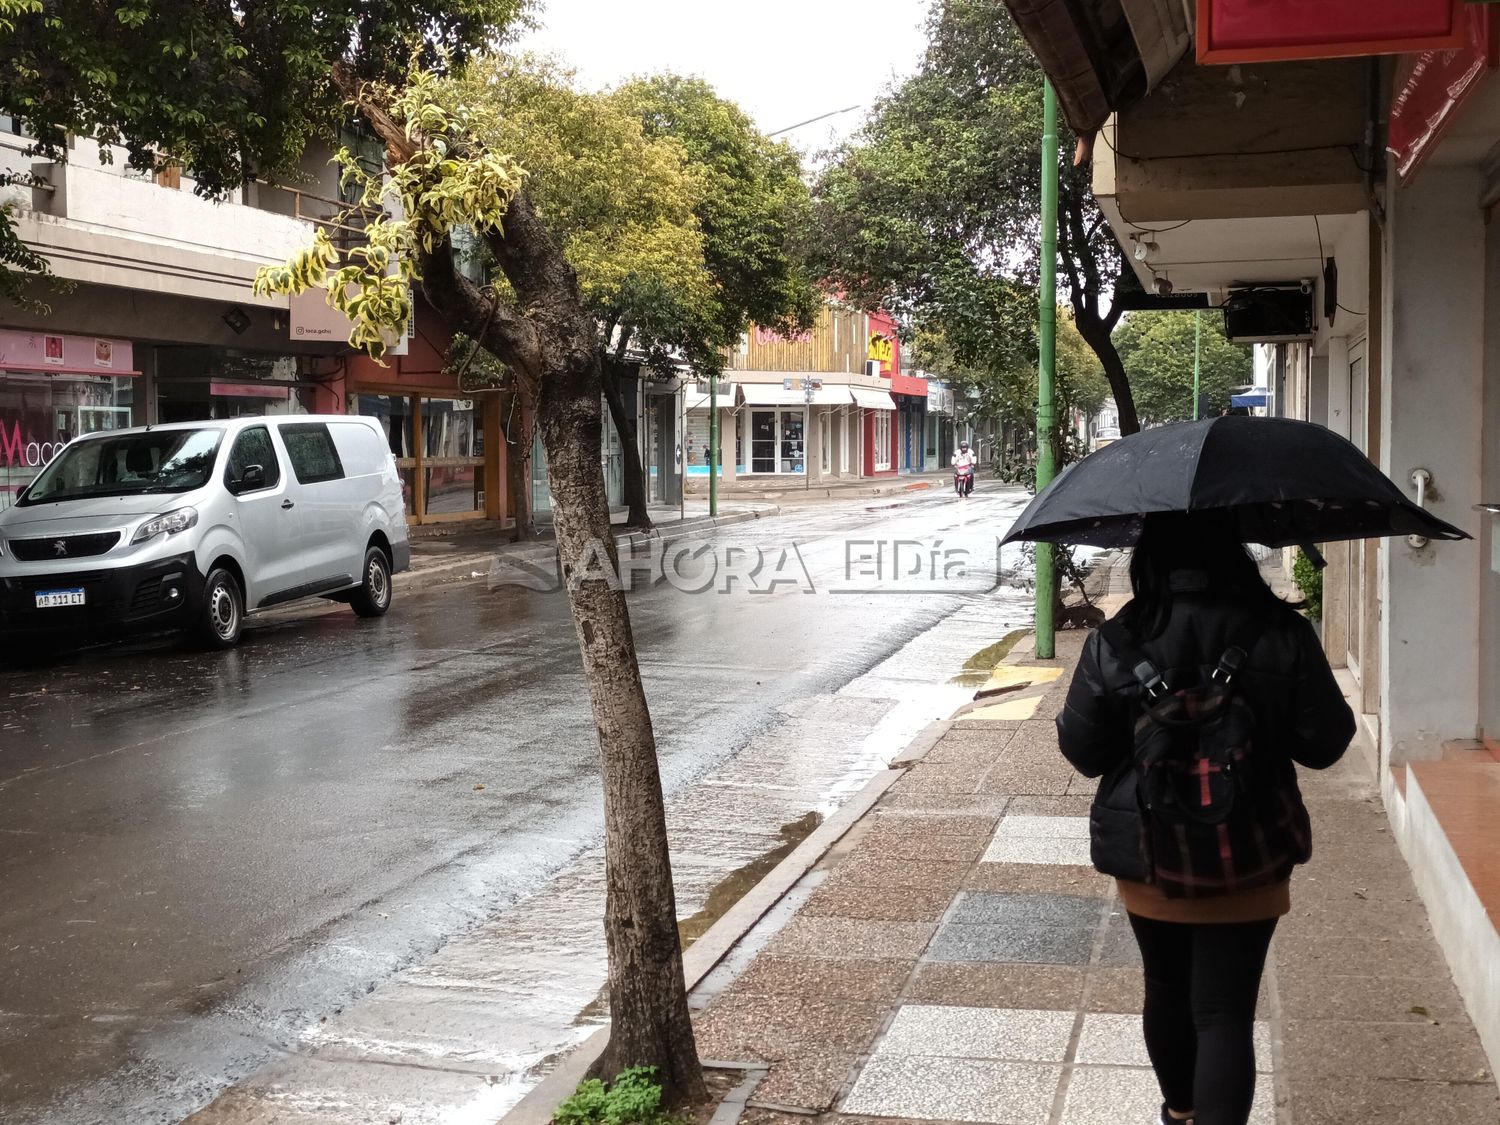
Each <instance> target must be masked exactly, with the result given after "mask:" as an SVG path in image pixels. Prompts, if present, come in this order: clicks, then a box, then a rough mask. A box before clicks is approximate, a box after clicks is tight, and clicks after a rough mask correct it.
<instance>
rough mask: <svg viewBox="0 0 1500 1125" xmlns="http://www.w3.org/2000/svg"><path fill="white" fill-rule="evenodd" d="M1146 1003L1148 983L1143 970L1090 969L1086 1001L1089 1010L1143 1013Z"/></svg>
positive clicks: (1085, 1004)
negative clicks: (1141, 1011)
mask: <svg viewBox="0 0 1500 1125" xmlns="http://www.w3.org/2000/svg"><path fill="white" fill-rule="evenodd" d="M1145 1000H1146V984H1145V978H1144V977H1143V976H1142V975H1141V970H1140V969H1138V968H1134V967H1131V968H1123V969H1122V968H1091V969H1089V975H1088V989H1087V991H1086V992H1085V994H1084V1002H1083V1005H1084V1007H1085V1008H1086V1009H1087V1010H1088V1011H1090V1012H1128V1013H1139V1012H1140V1010H1141V1008H1142V1007H1143V1005H1144V1004H1145Z"/></svg>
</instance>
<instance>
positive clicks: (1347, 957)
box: [1276, 937, 1451, 980]
mask: <svg viewBox="0 0 1500 1125" xmlns="http://www.w3.org/2000/svg"><path fill="white" fill-rule="evenodd" d="M1276 967H1277V970H1278V971H1285V972H1289V973H1293V974H1300V973H1306V974H1309V975H1317V974H1323V975H1326V976H1339V975H1357V976H1397V977H1435V978H1437V979H1440V980H1449V979H1451V978H1450V975H1449V972H1448V964H1447V962H1446V961H1444V960H1443V955H1442V953H1441V952H1439V950H1438V947H1437V944H1436V943H1435V942H1433V941H1430V940H1425V941H1424V940H1401V939H1397V938H1391V939H1382V938H1365V937H1336V938H1313V937H1305V938H1301V939H1299V940H1297V941H1294V942H1292V941H1289V942H1278V943H1277V945H1276Z"/></svg>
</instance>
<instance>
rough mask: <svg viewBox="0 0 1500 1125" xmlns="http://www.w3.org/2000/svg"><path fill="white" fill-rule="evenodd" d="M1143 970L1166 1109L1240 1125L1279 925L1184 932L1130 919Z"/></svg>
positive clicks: (1151, 1045) (1201, 1121)
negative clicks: (1258, 1006)
mask: <svg viewBox="0 0 1500 1125" xmlns="http://www.w3.org/2000/svg"><path fill="white" fill-rule="evenodd" d="M1129 918H1130V928H1131V929H1133V930H1134V931H1135V940H1136V941H1137V942H1138V943H1139V944H1140V947H1141V960H1142V961H1143V962H1144V963H1145V967H1146V1010H1145V1015H1144V1017H1143V1019H1144V1023H1145V1031H1146V1052H1147V1054H1149V1055H1150V1056H1151V1065H1152V1067H1153V1068H1155V1070H1156V1077H1157V1080H1158V1081H1159V1082H1160V1083H1161V1092H1162V1096H1163V1097H1165V1098H1166V1100H1167V1107H1168V1108H1169V1109H1174V1110H1178V1111H1179V1112H1186V1111H1188V1110H1192V1111H1193V1122H1194V1125H1245V1122H1247V1121H1248V1120H1249V1119H1250V1104H1251V1102H1252V1101H1253V1100H1254V1098H1255V1045H1254V1040H1253V1038H1252V1033H1253V1030H1254V1026H1255V999H1256V996H1257V994H1258V993H1259V992H1260V975H1261V972H1262V971H1263V970H1264V969H1265V965H1266V951H1267V950H1268V949H1269V948H1270V945H1271V935H1272V934H1273V933H1274V932H1275V931H1276V922H1277V919H1275V918H1270V919H1267V920H1266V921H1263V922H1231V923H1221V924H1217V925H1187V924H1184V923H1180V922H1156V921H1153V920H1152V919H1150V918H1141V917H1138V916H1137V915H1135V914H1131V915H1129Z"/></svg>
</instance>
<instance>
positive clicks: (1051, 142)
mask: <svg viewBox="0 0 1500 1125" xmlns="http://www.w3.org/2000/svg"><path fill="white" fill-rule="evenodd" d="M1044 82H1045V87H1044V95H1043V96H1044V103H1043V105H1044V108H1043V117H1042V122H1043V123H1042V263H1041V265H1042V278H1041V283H1042V284H1041V317H1040V324H1039V325H1038V328H1039V331H1038V336H1039V337H1040V339H1041V345H1042V347H1041V353H1042V354H1041V356H1040V362H1039V363H1038V364H1037V405H1036V445H1037V450H1036V490H1037V492H1039V493H1040V492H1041V491H1042V489H1044V488H1046V487H1047V485H1049V484H1051V483H1052V475H1053V473H1054V471H1055V468H1056V467H1055V465H1054V462H1053V457H1052V430H1053V426H1054V425H1055V419H1054V417H1053V409H1054V408H1053V403H1052V375H1053V368H1054V366H1055V364H1056V360H1057V93H1056V91H1054V90H1053V89H1052V82H1051V81H1050V80H1044ZM1055 585H1056V578H1055V573H1054V570H1053V558H1052V545H1051V544H1050V543H1038V544H1037V545H1036V655H1037V658H1038V659H1039V660H1051V659H1052V658H1053V657H1054V656H1055V655H1056V654H1057V631H1056V622H1055V621H1054V620H1053V616H1052V609H1053V604H1054V601H1055V594H1054V586H1055Z"/></svg>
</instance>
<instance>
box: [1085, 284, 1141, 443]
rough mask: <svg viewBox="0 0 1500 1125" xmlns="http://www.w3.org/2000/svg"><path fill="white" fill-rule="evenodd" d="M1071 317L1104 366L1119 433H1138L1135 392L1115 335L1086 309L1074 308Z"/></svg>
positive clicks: (1139, 425) (1139, 426)
mask: <svg viewBox="0 0 1500 1125" xmlns="http://www.w3.org/2000/svg"><path fill="white" fill-rule="evenodd" d="M1073 319H1074V321H1075V322H1076V323H1077V325H1078V333H1079V335H1081V336H1082V337H1083V338H1084V340H1085V341H1086V342H1087V343H1088V346H1089V347H1090V348H1092V349H1093V351H1094V354H1095V355H1096V356H1098V357H1099V362H1100V363H1101V364H1103V366H1104V377H1105V378H1106V379H1108V380H1109V389H1110V390H1111V391H1112V392H1114V396H1115V409H1116V410H1118V411H1119V412H1120V435H1121V436H1122V437H1123V436H1125V435H1126V434H1134V433H1138V432H1139V431H1140V428H1141V420H1140V417H1139V416H1138V415H1137V414H1136V412H1135V395H1134V393H1133V392H1132V391H1131V389H1130V376H1129V375H1127V374H1126V373H1125V363H1124V361H1122V360H1121V359H1120V353H1119V352H1118V351H1116V350H1115V341H1114V336H1113V334H1112V333H1111V332H1110V329H1109V326H1108V325H1106V324H1105V323H1104V321H1103V320H1102V319H1101V318H1100V317H1098V316H1097V315H1094V314H1092V313H1089V312H1087V311H1086V310H1085V309H1082V308H1079V307H1077V306H1075V307H1074V310H1073Z"/></svg>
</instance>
